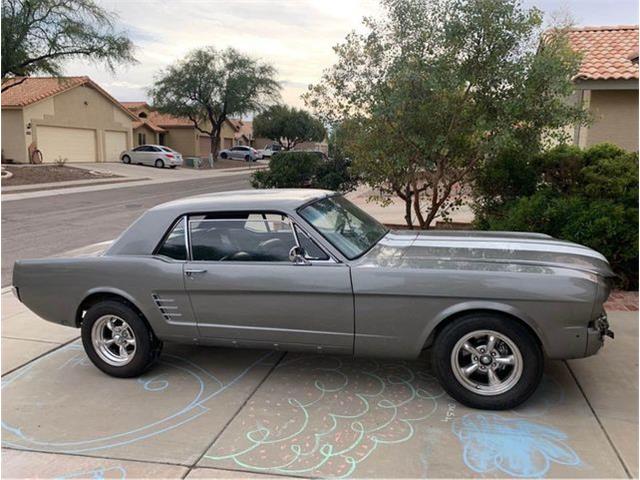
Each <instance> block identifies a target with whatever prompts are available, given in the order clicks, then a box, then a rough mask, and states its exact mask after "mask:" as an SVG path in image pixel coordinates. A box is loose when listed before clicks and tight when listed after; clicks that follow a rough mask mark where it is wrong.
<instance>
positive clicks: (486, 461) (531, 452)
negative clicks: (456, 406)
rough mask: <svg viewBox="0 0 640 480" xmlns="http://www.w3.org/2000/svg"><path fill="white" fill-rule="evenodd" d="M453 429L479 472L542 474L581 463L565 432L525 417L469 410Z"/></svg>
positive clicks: (467, 462) (469, 464)
mask: <svg viewBox="0 0 640 480" xmlns="http://www.w3.org/2000/svg"><path fill="white" fill-rule="evenodd" d="M451 428H452V431H453V433H454V435H455V436H456V437H457V438H458V439H459V440H460V442H461V444H462V447H463V454H462V456H463V460H464V463H465V465H467V467H469V468H470V469H471V470H473V471H474V472H477V473H480V474H498V475H499V476H504V475H506V476H512V477H543V476H544V475H545V474H546V473H547V472H548V471H549V469H550V468H551V466H552V464H553V463H558V464H560V465H569V466H574V467H575V466H580V465H581V464H582V461H581V460H580V457H579V456H578V454H577V453H576V452H575V451H574V450H573V449H572V448H571V447H570V446H569V445H568V444H567V440H568V437H567V435H566V434H565V433H564V432H562V431H560V430H558V429H556V428H553V427H550V426H547V425H543V424H540V423H534V422H531V421H529V420H525V419H522V418H507V417H504V416H502V415H496V414H489V413H469V414H467V415H464V416H463V417H461V418H459V419H456V421H455V422H454V423H453V425H452V427H451Z"/></svg>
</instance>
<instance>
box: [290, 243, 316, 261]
mask: <svg viewBox="0 0 640 480" xmlns="http://www.w3.org/2000/svg"><path fill="white" fill-rule="evenodd" d="M289 260H290V261H291V263H293V264H294V265H311V262H310V261H309V260H307V259H306V258H305V256H304V249H303V248H302V247H299V246H297V245H296V246H295V247H291V250H289Z"/></svg>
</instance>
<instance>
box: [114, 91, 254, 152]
mask: <svg viewBox="0 0 640 480" xmlns="http://www.w3.org/2000/svg"><path fill="white" fill-rule="evenodd" d="M122 105H124V107H125V108H127V109H128V110H129V111H130V112H131V113H132V114H133V115H135V117H136V121H135V122H134V125H133V139H134V145H136V146H137V145H142V144H145V143H156V144H160V145H166V146H167V147H170V148H173V149H174V150H177V151H178V152H180V153H182V155H184V156H185V157H202V158H206V157H208V156H209V153H211V140H210V137H209V135H206V134H204V133H202V132H200V131H199V130H198V129H197V128H195V127H194V125H193V122H192V121H191V120H189V119H188V118H185V117H176V116H174V115H169V114H166V113H160V112H158V111H156V110H154V109H153V107H151V106H150V105H149V104H148V103H146V102H122ZM207 128H208V127H207ZM243 129H244V125H243V122H242V121H241V120H236V119H229V120H227V121H226V122H225V123H224V124H223V126H222V131H221V132H220V146H221V148H231V147H232V146H234V145H249V144H250V138H248V137H247V136H246V135H245V132H244V130H243Z"/></svg>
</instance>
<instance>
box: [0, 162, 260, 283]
mask: <svg viewBox="0 0 640 480" xmlns="http://www.w3.org/2000/svg"><path fill="white" fill-rule="evenodd" d="M146 170H149V171H150V172H151V173H150V174H154V173H155V172H154V170H153V169H149V168H147V169H146ZM150 174H148V175H150ZM242 188H251V187H250V185H249V175H248V174H247V173H240V174H234V175H229V176H226V175H225V176H222V177H219V178H218V177H211V178H204V179H199V180H183V181H180V182H175V183H157V184H151V185H143V186H140V185H137V186H131V187H122V186H120V187H119V188H111V189H106V190H96V191H90V192H82V193H75V194H62V195H53V196H47V197H42V198H26V199H21V200H15V201H10V202H3V203H2V286H3V287H4V286H7V285H10V284H11V272H12V269H13V262H14V261H15V260H17V259H19V258H37V257H47V256H50V255H55V254H59V253H62V252H65V251H67V250H71V249H75V248H79V247H83V246H86V245H89V244H92V243H96V242H101V241H104V240H111V239H113V238H115V237H117V236H118V235H119V234H120V233H121V232H122V231H123V230H124V229H125V228H126V227H127V226H128V225H129V224H130V223H131V222H132V221H133V220H135V219H136V218H137V217H138V216H139V215H140V214H141V213H142V212H144V211H145V210H146V209H148V208H150V207H152V206H154V205H157V204H159V203H162V202H166V201H169V200H173V199H176V198H180V197H185V196H188V195H197V194H200V193H207V192H221V191H225V190H237V189H242Z"/></svg>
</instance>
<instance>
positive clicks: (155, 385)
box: [138, 375, 169, 392]
mask: <svg viewBox="0 0 640 480" xmlns="http://www.w3.org/2000/svg"><path fill="white" fill-rule="evenodd" d="M160 377H161V375H156V376H155V377H151V378H146V377H140V378H138V383H139V384H141V385H142V387H143V388H144V389H145V390H146V391H147V392H161V391H162V390H165V389H166V388H167V387H168V386H169V381H168V380H160Z"/></svg>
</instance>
